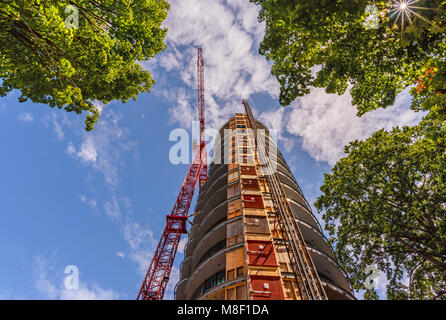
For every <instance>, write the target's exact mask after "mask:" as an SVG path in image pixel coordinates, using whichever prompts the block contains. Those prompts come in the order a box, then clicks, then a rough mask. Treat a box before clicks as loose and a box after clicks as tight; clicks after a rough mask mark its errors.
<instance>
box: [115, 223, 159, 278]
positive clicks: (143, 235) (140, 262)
mask: <svg viewBox="0 0 446 320" xmlns="http://www.w3.org/2000/svg"><path fill="white" fill-rule="evenodd" d="M122 233H123V235H124V239H125V240H126V242H127V244H128V245H129V248H130V252H129V253H128V254H126V256H127V257H129V259H130V260H131V261H133V262H135V263H136V264H137V267H138V273H139V274H140V275H141V276H145V275H146V272H147V268H148V267H149V263H150V259H151V258H152V256H153V253H154V252H155V249H156V247H157V245H158V240H157V239H155V238H154V235H153V231H152V230H151V229H150V228H149V227H148V226H144V227H142V226H141V225H140V224H139V223H137V222H127V223H126V224H124V225H123V228H122Z"/></svg>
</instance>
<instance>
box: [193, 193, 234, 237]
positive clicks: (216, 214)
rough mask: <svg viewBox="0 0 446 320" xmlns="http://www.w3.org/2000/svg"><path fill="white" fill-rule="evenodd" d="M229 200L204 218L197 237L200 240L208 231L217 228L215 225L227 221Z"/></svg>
mask: <svg viewBox="0 0 446 320" xmlns="http://www.w3.org/2000/svg"><path fill="white" fill-rule="evenodd" d="M227 202H228V201H227V200H226V201H223V202H222V203H220V204H219V205H218V206H216V207H215V208H214V209H213V210H212V211H211V212H209V214H208V215H207V216H206V217H204V219H203V220H202V221H201V223H200V225H199V229H198V230H199V232H198V234H197V236H198V237H199V238H201V237H203V236H204V235H205V234H207V233H208V231H209V230H210V229H211V228H213V226H215V224H216V223H217V222H219V221H222V220H223V219H226V218H227V216H228V206H227Z"/></svg>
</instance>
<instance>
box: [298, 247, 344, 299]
mask: <svg viewBox="0 0 446 320" xmlns="http://www.w3.org/2000/svg"><path fill="white" fill-rule="evenodd" d="M307 248H308V251H309V252H310V255H311V259H312V260H313V263H314V266H315V267H316V270H318V272H320V273H322V274H324V275H325V276H326V277H327V279H329V280H330V281H331V283H333V284H334V285H336V286H337V287H339V288H341V289H343V290H344V291H347V292H350V284H349V282H348V281H347V278H346V277H345V275H344V274H343V272H342V271H341V270H342V268H341V267H340V266H339V265H338V263H337V262H336V261H335V260H334V259H333V258H332V257H330V256H328V255H327V254H325V253H323V252H321V251H319V250H318V249H316V248H314V247H312V246H311V245H309V244H307Z"/></svg>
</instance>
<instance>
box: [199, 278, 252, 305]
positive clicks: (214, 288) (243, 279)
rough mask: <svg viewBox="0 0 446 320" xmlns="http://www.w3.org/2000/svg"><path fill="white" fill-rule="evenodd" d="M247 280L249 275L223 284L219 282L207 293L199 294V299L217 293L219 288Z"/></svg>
mask: <svg viewBox="0 0 446 320" xmlns="http://www.w3.org/2000/svg"><path fill="white" fill-rule="evenodd" d="M246 280H247V277H246V276H244V277H239V278H237V279H234V280H231V281H226V282H223V283H222V284H219V285H218V286H215V287H213V288H212V289H210V290H208V291H206V293H203V294H202V295H201V296H198V298H197V300H203V299H205V298H206V297H208V296H210V295H212V294H213V293H215V292H216V291H218V290H221V289H223V288H226V287H229V286H231V285H233V284H236V283H239V282H245V281H246Z"/></svg>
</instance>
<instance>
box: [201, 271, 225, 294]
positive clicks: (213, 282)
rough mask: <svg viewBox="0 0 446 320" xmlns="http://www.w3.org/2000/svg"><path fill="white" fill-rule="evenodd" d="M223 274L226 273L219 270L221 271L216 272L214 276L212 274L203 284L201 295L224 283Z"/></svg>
mask: <svg viewBox="0 0 446 320" xmlns="http://www.w3.org/2000/svg"><path fill="white" fill-rule="evenodd" d="M225 273H226V271H225V270H221V271H219V272H217V273H216V274H214V275H213V276H212V277H210V278H209V279H207V280H206V281H205V282H204V286H203V293H205V292H207V291H209V289H211V288H213V287H216V286H218V285H220V284H222V283H223V282H225V281H226V279H225Z"/></svg>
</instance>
